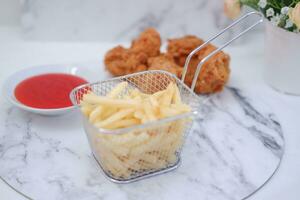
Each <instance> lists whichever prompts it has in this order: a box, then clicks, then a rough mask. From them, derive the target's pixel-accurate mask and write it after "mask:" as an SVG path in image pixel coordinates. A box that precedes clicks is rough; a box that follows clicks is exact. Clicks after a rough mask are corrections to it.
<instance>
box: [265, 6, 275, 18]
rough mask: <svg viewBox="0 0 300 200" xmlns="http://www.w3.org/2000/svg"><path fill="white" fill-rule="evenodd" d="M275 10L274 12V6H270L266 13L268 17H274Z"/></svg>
mask: <svg viewBox="0 0 300 200" xmlns="http://www.w3.org/2000/svg"><path fill="white" fill-rule="evenodd" d="M274 14H275V12H274V9H273V8H269V9H268V10H267V11H266V15H267V17H272V16H274Z"/></svg>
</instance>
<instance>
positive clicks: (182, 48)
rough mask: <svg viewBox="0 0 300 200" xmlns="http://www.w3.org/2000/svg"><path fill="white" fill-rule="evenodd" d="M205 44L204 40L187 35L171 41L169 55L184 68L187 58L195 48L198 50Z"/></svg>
mask: <svg viewBox="0 0 300 200" xmlns="http://www.w3.org/2000/svg"><path fill="white" fill-rule="evenodd" d="M203 43H204V41H203V40H201V39H200V38H198V37H196V36H193V35H187V36H184V37H181V38H176V39H169V40H168V47H167V53H168V54H169V55H170V56H171V57H173V59H174V60H175V62H176V63H177V64H178V65H180V66H182V67H183V66H184V63H185V59H186V57H187V56H188V55H189V54H190V53H191V52H192V51H193V50H194V49H195V48H197V47H198V46H200V45H201V44H203Z"/></svg>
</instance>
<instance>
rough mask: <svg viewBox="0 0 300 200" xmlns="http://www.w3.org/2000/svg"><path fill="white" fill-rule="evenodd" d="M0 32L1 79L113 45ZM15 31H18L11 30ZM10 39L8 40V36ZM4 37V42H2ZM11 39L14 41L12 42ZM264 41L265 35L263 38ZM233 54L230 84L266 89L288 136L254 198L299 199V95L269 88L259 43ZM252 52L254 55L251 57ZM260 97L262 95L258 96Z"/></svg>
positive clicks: (2, 189) (89, 56) (1, 189)
mask: <svg viewBox="0 0 300 200" xmlns="http://www.w3.org/2000/svg"><path fill="white" fill-rule="evenodd" d="M5 33H7V31H3V32H0V36H2V37H1V39H0V40H1V44H2V45H1V46H0V52H1V55H0V67H1V73H0V76H1V77H0V82H1V83H2V81H3V80H4V78H5V77H6V76H7V75H8V74H10V73H12V72H14V71H16V70H18V69H21V68H25V67H27V66H32V65H39V64H49V63H70V62H74V63H76V62H82V61H89V60H95V58H98V57H101V55H102V54H103V52H104V51H105V49H106V48H107V47H108V46H109V44H87V43H84V44H78V43H77V44H76V43H47V44H44V45H43V44H40V43H34V42H22V41H21V40H20V39H18V37H17V35H11V34H5ZM9 33H15V32H9ZM4 38H6V39H4ZM2 40H3V42H2ZM8 41H10V42H8ZM259 41H261V38H260V40H259ZM227 51H228V52H230V53H231V55H232V57H233V61H232V69H233V70H232V71H233V72H232V79H231V82H230V85H235V84H237V83H238V84H239V85H240V86H241V87H249V86H251V90H252V91H255V89H256V88H257V89H258V88H265V90H264V91H266V92H265V93H264V94H260V95H261V96H263V97H262V98H263V99H264V100H265V101H267V104H269V106H270V107H272V108H273V110H272V111H273V112H274V113H275V114H276V115H277V116H278V118H279V121H280V122H281V124H282V126H283V127H282V128H283V132H284V133H285V137H286V142H287V145H286V154H285V157H284V159H283V163H282V166H281V168H280V169H279V172H278V173H277V174H276V175H275V177H274V178H273V179H272V180H271V182H270V183H269V184H268V185H267V186H266V187H265V188H263V189H262V190H260V191H259V192H258V193H256V194H255V195H254V196H252V197H251V198H252V199H283V198H285V199H291V200H293V199H298V197H299V194H300V193H299V191H298V190H297V183H298V184H299V182H300V181H299V174H297V171H298V170H297V169H298V168H299V165H300V161H299V159H298V160H297V158H299V150H297V142H298V141H300V136H298V135H297V134H298V133H297V132H298V131H297V130H299V126H300V125H299V124H297V120H296V119H297V116H298V112H299V111H300V103H299V100H300V99H299V98H298V97H290V96H284V95H281V94H278V93H276V92H274V91H272V90H269V89H267V86H266V85H264V83H263V81H262V76H261V68H262V66H263V64H262V58H263V57H262V50H261V44H259V43H248V47H247V48H244V46H236V47H232V48H230V49H228V50H227ZM249 52H251V54H252V56H248V55H247V54H249ZM258 98H259V97H258ZM0 193H1V196H2V197H3V198H4V199H23V198H22V197H21V196H19V195H18V194H16V193H14V192H13V191H12V190H10V189H9V188H8V187H7V186H6V185H5V184H1V185H0Z"/></svg>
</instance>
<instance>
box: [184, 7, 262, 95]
mask: <svg viewBox="0 0 300 200" xmlns="http://www.w3.org/2000/svg"><path fill="white" fill-rule="evenodd" d="M252 15H258V16H259V19H258V20H257V21H256V22H255V23H253V24H252V25H251V26H249V27H248V28H247V29H245V30H244V31H242V32H241V33H239V34H238V35H236V36H234V37H233V38H232V39H230V40H229V41H228V42H226V43H224V44H223V45H221V46H220V47H219V48H217V49H216V50H214V51H212V52H211V53H210V54H208V55H207V56H206V57H205V58H203V59H202V60H201V61H200V62H199V63H198V65H197V69H196V72H195V74H194V78H193V81H192V86H191V89H192V90H193V91H194V89H195V86H196V83H197V79H198V76H199V73H200V70H201V67H202V65H203V64H204V63H205V62H206V61H207V60H208V59H210V58H211V57H212V56H213V55H215V54H216V53H218V52H219V51H221V50H222V49H224V48H225V47H226V46H228V45H229V44H231V43H232V42H233V41H235V40H236V39H238V38H239V37H241V36H242V35H244V34H245V33H247V32H248V31H250V30H251V29H252V28H254V27H255V26H256V25H258V24H260V23H262V22H263V15H262V14H261V13H258V12H249V13H247V14H246V15H244V16H242V17H241V18H239V19H238V20H236V21H234V22H233V23H232V24H230V25H229V26H227V27H226V28H224V29H223V30H222V31H220V32H219V33H218V34H216V35H215V36H213V37H212V38H210V39H209V40H207V41H206V42H205V43H203V44H202V45H200V46H199V47H197V48H196V49H194V50H193V51H192V52H191V53H190V54H189V55H188V57H187V58H186V61H185V64H184V68H183V72H182V77H181V81H182V83H184V80H185V76H186V73H187V69H188V67H189V63H190V61H191V59H192V57H193V56H194V54H195V53H197V52H198V51H200V50H201V49H202V48H203V47H204V46H206V45H207V44H208V43H210V42H211V41H213V40H215V39H216V38H218V37H219V36H220V35H222V34H223V33H224V32H226V31H227V30H228V29H230V28H232V27H234V26H235V25H236V24H239V23H240V22H242V21H243V20H244V19H246V18H248V17H249V16H252Z"/></svg>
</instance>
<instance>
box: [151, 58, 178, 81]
mask: <svg viewBox="0 0 300 200" xmlns="http://www.w3.org/2000/svg"><path fill="white" fill-rule="evenodd" d="M148 67H149V68H148V70H165V71H167V72H170V73H172V74H174V75H176V76H177V77H181V72H182V68H181V67H180V66H178V65H177V64H176V63H175V61H174V59H173V58H172V57H171V56H169V55H167V54H161V55H159V56H156V57H152V58H148Z"/></svg>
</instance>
